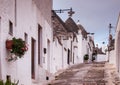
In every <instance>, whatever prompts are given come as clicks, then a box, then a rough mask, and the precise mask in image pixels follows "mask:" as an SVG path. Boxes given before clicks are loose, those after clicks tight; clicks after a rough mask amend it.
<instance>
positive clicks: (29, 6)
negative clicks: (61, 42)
mask: <svg viewBox="0 0 120 85" xmlns="http://www.w3.org/2000/svg"><path fill="white" fill-rule="evenodd" d="M44 1H45V2H47V1H48V0H44ZM45 2H44V5H45V4H46V3H45ZM42 5H43V4H42ZM47 7H49V9H48V10H49V11H48V13H50V11H51V8H52V4H51V3H50V4H49V3H48V5H47ZM45 9H46V8H45ZM42 11H44V8H42ZM48 13H47V10H46V15H47V18H46V15H44V14H41V10H40V9H39V8H38V7H37V6H36V4H35V3H34V2H32V0H17V3H16V24H15V2H14V0H9V1H7V0H0V17H1V23H0V28H1V29H0V36H2V37H0V42H1V47H0V74H1V75H0V79H3V80H5V79H6V75H11V78H12V80H14V79H15V80H19V84H24V85H31V84H32V83H33V82H32V79H31V38H34V40H35V80H34V81H35V82H37V81H38V79H39V75H38V74H39V68H42V67H43V69H45V70H48V68H47V67H48V63H47V61H48V59H47V56H48V54H43V53H42V58H45V63H43V60H42V61H41V62H42V64H41V65H42V67H41V66H38V48H37V47H38V34H37V33H38V24H40V25H41V27H42V41H41V42H42V48H41V50H42V52H43V48H48V47H47V40H49V42H50V49H51V50H50V54H49V56H50V58H49V59H50V60H49V62H50V67H51V65H52V64H51V57H52V28H51V21H50V19H51V15H48ZM48 18H49V19H48ZM9 20H10V21H12V23H13V36H11V35H9V34H8V31H9ZM24 33H27V34H28V44H29V47H28V51H27V52H26V54H25V55H24V57H23V58H21V59H18V60H17V61H15V62H7V61H6V59H5V58H6V57H7V56H9V55H10V53H9V51H8V50H7V49H6V48H5V42H6V40H7V39H11V38H12V37H16V38H22V39H24ZM50 70H51V69H50ZM50 70H49V71H50ZM40 72H41V71H40ZM42 72H43V71H42ZM45 76H46V75H43V77H45Z"/></svg>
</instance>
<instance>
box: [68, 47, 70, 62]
mask: <svg viewBox="0 0 120 85" xmlns="http://www.w3.org/2000/svg"><path fill="white" fill-rule="evenodd" d="M67 64H70V50H69V49H68V57H67Z"/></svg>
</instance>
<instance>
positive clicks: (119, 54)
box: [114, 15, 120, 72]
mask: <svg viewBox="0 0 120 85" xmlns="http://www.w3.org/2000/svg"><path fill="white" fill-rule="evenodd" d="M119 43H120V15H119V17H118V22H117V27H116V34H115V57H114V60H115V62H116V63H115V65H116V67H117V70H118V71H119V72H120V45H119Z"/></svg>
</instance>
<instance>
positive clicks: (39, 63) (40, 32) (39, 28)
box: [38, 24, 42, 65]
mask: <svg viewBox="0 0 120 85" xmlns="http://www.w3.org/2000/svg"><path fill="white" fill-rule="evenodd" d="M41 50H42V27H41V26H40V25H39V24H38V65H42V63H41V61H42V57H41V56H42V52H41Z"/></svg>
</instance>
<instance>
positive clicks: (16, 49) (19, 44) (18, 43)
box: [11, 38, 28, 58]
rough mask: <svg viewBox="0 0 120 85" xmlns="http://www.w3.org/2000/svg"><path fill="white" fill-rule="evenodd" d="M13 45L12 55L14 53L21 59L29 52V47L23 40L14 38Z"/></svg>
mask: <svg viewBox="0 0 120 85" xmlns="http://www.w3.org/2000/svg"><path fill="white" fill-rule="evenodd" d="M12 40H13V45H12V50H11V53H14V54H15V55H17V56H19V57H20V58H21V57H22V56H23V55H24V54H25V52H26V51H27V49H28V48H27V46H26V44H25V41H23V40H22V39H21V38H18V39H16V38H13V39H12Z"/></svg>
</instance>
